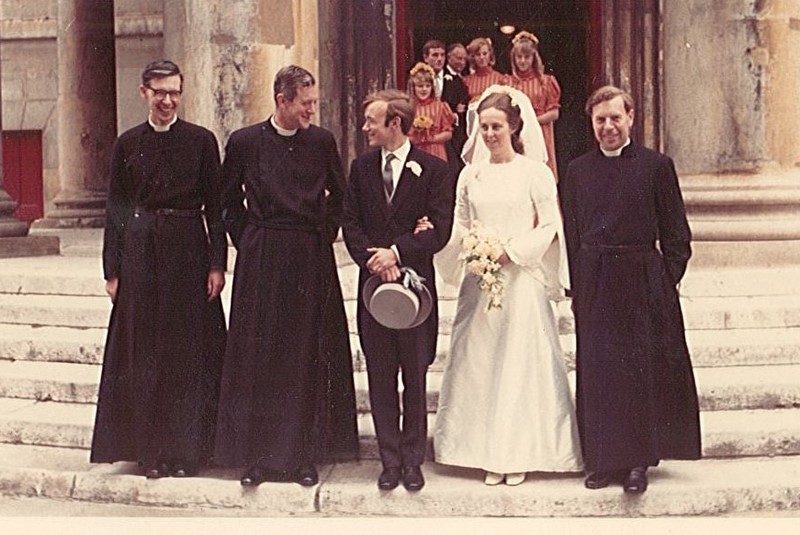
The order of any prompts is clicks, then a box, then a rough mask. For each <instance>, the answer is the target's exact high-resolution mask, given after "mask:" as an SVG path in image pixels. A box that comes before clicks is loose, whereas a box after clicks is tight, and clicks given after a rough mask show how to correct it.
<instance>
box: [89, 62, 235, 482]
mask: <svg viewBox="0 0 800 535" xmlns="http://www.w3.org/2000/svg"><path fill="white" fill-rule="evenodd" d="M182 90H183V75H182V74H181V72H180V70H179V69H178V66H177V65H175V64H174V63H172V62H171V61H157V62H153V63H151V64H149V65H148V66H147V67H146V68H145V70H144V72H143V73H142V85H141V86H139V91H140V93H141V95H142V98H144V99H145V101H146V102H147V104H148V107H149V110H150V114H149V117H148V120H147V121H146V122H144V123H142V124H140V125H138V126H135V127H134V128H131V129H130V130H128V131H127V132H125V133H123V134H122V135H121V136H120V137H119V139H118V140H117V142H116V144H115V146H114V155H113V158H112V162H111V169H110V180H109V183H110V189H109V194H108V202H107V205H106V226H105V234H104V241H103V269H104V272H105V279H106V291H107V292H108V294H109V296H110V297H111V300H112V302H113V303H114V307H113V309H112V311H111V321H110V324H109V328H108V340H107V342H106V347H105V353H104V355H103V375H102V379H101V381H100V391H99V395H98V402H97V415H96V420H95V426H94V436H93V439H92V453H91V461H92V462H114V461H138V462H139V463H141V464H143V465H144V467H145V475H146V476H147V477H148V478H159V477H165V476H175V477H186V476H191V475H194V473H195V472H196V470H197V469H198V467H200V466H202V465H203V464H205V463H206V462H207V461H208V459H209V457H210V456H211V453H212V450H213V447H214V430H215V427H216V416H215V415H216V409H217V396H218V393H219V378H220V373H221V369H222V354H223V352H224V349H225V318H224V317H223V312H222V304H221V302H220V299H219V293H220V291H221V290H222V287H223V286H224V284H225V266H226V259H227V251H228V244H227V242H226V240H225V229H224V226H223V224H222V216H221V206H220V202H219V194H220V189H221V174H220V161H219V147H218V145H217V140H216V139H215V138H214V134H212V133H211V132H210V131H209V130H206V129H205V128H202V127H200V126H197V125H194V124H191V123H188V122H186V121H182V120H180V119H178V115H177V110H178V105H179V104H180V101H181V94H182Z"/></svg>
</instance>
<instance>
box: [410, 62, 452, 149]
mask: <svg viewBox="0 0 800 535" xmlns="http://www.w3.org/2000/svg"><path fill="white" fill-rule="evenodd" d="M409 74H410V76H409V78H408V92H409V93H410V94H411V97H412V98H413V99H414V101H415V104H416V111H415V115H414V124H413V126H412V127H411V131H409V133H408V137H409V138H410V139H411V143H412V144H413V145H414V146H415V147H417V148H418V149H420V150H422V151H425V152H427V153H428V154H431V155H433V156H436V157H437V158H441V159H442V160H444V161H447V148H446V144H447V142H448V141H450V139H451V138H452V137H453V121H454V120H455V116H454V115H453V112H452V111H451V110H450V106H448V105H447V103H446V102H442V101H441V100H440V99H438V98H436V96H434V92H433V76H434V71H433V68H432V67H431V66H430V65H428V64H426V63H417V64H416V65H414V67H413V68H412V69H411V72H410V73H409Z"/></svg>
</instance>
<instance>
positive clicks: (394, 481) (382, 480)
mask: <svg viewBox="0 0 800 535" xmlns="http://www.w3.org/2000/svg"><path fill="white" fill-rule="evenodd" d="M400 476H401V474H400V467H399V466H392V467H390V468H384V469H383V472H381V475H380V477H379V478H378V488H379V489H381V490H393V489H395V488H397V485H399V484H400Z"/></svg>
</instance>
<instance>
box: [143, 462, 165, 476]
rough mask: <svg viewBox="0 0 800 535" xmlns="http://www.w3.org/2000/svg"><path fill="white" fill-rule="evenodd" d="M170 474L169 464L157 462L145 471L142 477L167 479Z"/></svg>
mask: <svg viewBox="0 0 800 535" xmlns="http://www.w3.org/2000/svg"><path fill="white" fill-rule="evenodd" d="M170 473H171V469H170V466H169V464H167V463H166V462H164V461H157V462H155V463H153V464H151V465H150V466H149V467H148V468H147V470H145V472H144V477H146V478H147V479H161V478H162V477H169V475H170Z"/></svg>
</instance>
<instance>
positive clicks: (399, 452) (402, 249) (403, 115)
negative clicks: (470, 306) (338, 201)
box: [342, 90, 453, 491]
mask: <svg viewBox="0 0 800 535" xmlns="http://www.w3.org/2000/svg"><path fill="white" fill-rule="evenodd" d="M413 120H414V104H413V102H412V100H411V98H410V97H409V96H408V94H406V93H404V92H402V91H397V90H384V91H378V92H376V93H373V94H371V95H369V96H368V97H367V98H366V100H365V101H364V127H363V128H362V130H363V131H364V133H365V134H366V136H367V140H368V142H369V145H370V146H371V147H376V148H377V150H373V151H370V152H368V153H367V154H364V155H363V156H361V157H359V158H357V159H356V160H354V161H353V163H352V165H351V168H350V180H349V183H348V188H347V193H346V195H345V201H344V210H345V214H344V219H343V224H342V229H343V230H344V239H345V243H346V244H347V249H348V251H349V252H350V255H351V256H352V257H353V259H354V260H355V262H356V263H357V264H358V266H359V267H360V268H361V269H360V272H359V277H358V279H359V280H358V287H359V295H358V332H359V336H360V340H361V348H362V349H363V351H364V354H365V355H366V359H367V377H368V380H369V397H370V405H371V410H372V418H373V421H374V423H375V433H376V435H377V438H378V447H379V449H380V455H381V461H382V463H383V472H382V473H381V475H380V478H379V479H378V487H379V488H380V489H382V490H392V489H394V488H395V487H397V485H398V484H399V482H400V480H401V479H402V481H403V485H404V486H405V487H406V489H408V490H410V491H417V490H420V489H421V488H422V487H423V486H424V485H425V479H424V477H423V475H422V470H421V469H420V466H421V465H422V463H423V461H424V460H425V449H426V445H427V431H428V428H427V403H426V384H425V379H426V377H425V375H426V373H427V370H428V366H429V365H430V363H431V362H433V359H434V357H435V355H436V336H437V331H438V323H439V320H438V314H437V307H436V285H435V272H434V270H433V255H434V253H436V252H437V251H439V250H440V249H442V247H444V245H445V244H446V243H447V240H448V239H449V237H450V230H451V227H452V223H453V194H452V187H451V180H452V178H451V177H450V175H449V171H448V167H447V164H446V163H445V162H444V161H443V160H440V159H439V158H436V157H433V156H430V155H428V154H426V153H424V152H422V151H420V150H418V149H416V148H414V147H412V146H411V143H410V142H409V140H408V137H407V134H408V131H409V129H410V128H411V125H412V122H413ZM423 217H427V219H428V221H429V222H430V224H431V225H432V227H433V228H432V229H431V230H427V231H425V232H420V233H418V234H414V228H415V226H416V224H417V220H419V219H422V218H423ZM402 266H407V267H410V268H412V269H414V270H415V271H416V272H417V273H418V274H419V275H420V276H421V277H423V278H424V279H425V285H426V286H427V287H428V289H429V291H430V293H431V295H432V297H433V310H432V312H431V314H430V316H429V317H428V319H427V320H426V321H425V322H423V323H422V324H421V325H419V326H418V327H414V328H411V329H406V330H394V329H389V328H387V327H384V326H382V325H381V324H379V323H378V322H377V321H375V319H374V318H373V317H372V315H371V314H370V313H369V311H368V310H367V309H366V307H365V305H364V303H363V300H362V292H363V291H364V283H365V281H366V280H367V279H368V278H369V277H370V276H371V275H372V274H376V273H377V274H378V275H379V276H380V278H381V280H383V281H385V282H388V281H394V280H396V279H398V278H399V277H400V267H402ZM398 370H400V371H401V374H402V378H403V387H404V390H403V411H402V413H403V421H402V425H401V423H400V399H399V395H398V391H397V388H398V383H397V374H398Z"/></svg>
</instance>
